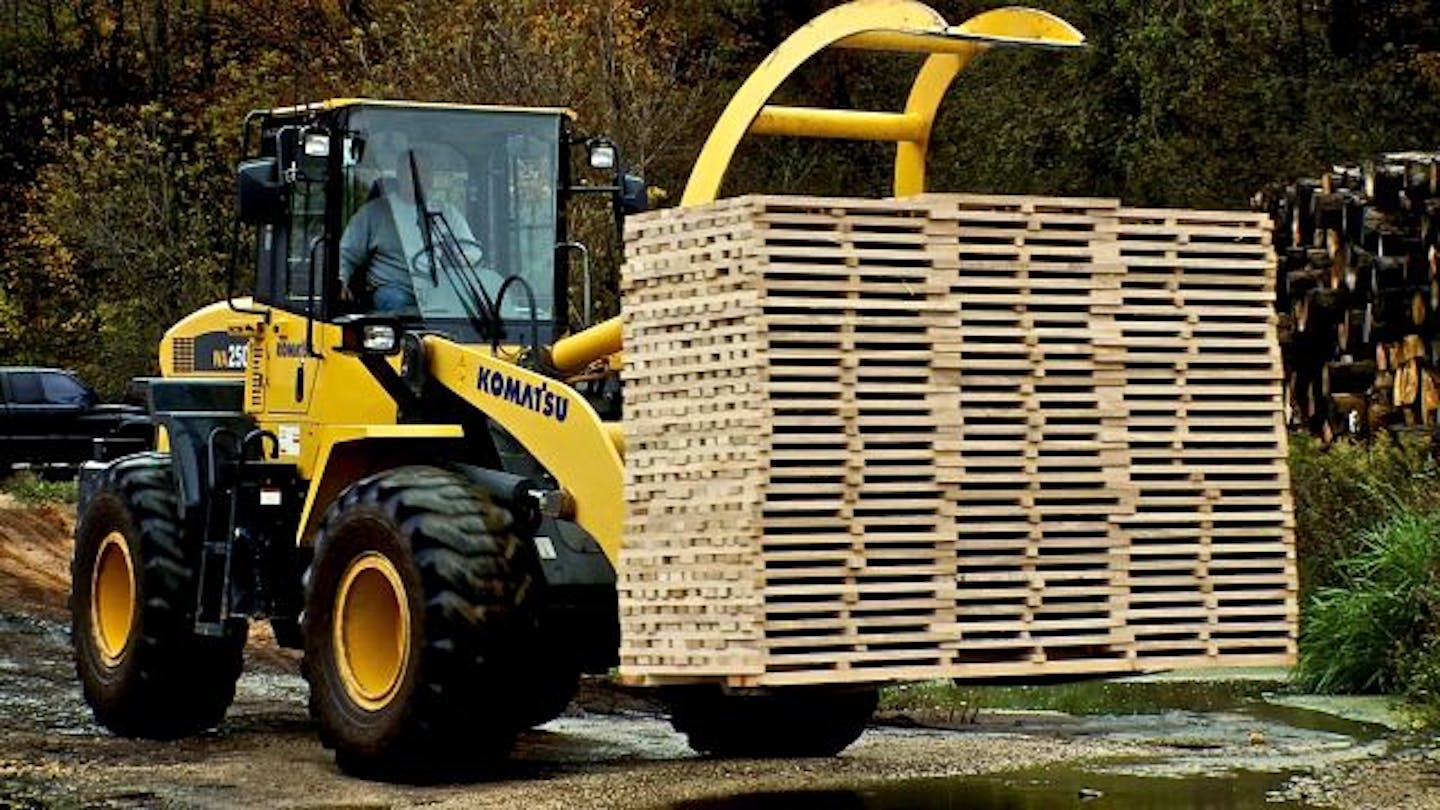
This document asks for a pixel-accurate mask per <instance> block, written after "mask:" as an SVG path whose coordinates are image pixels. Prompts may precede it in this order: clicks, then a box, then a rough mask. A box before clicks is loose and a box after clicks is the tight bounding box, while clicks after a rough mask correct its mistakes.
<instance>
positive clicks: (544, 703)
mask: <svg viewBox="0 0 1440 810" xmlns="http://www.w3.org/2000/svg"><path fill="white" fill-rule="evenodd" d="M532 655H533V656H534V657H533V658H531V659H530V660H532V661H533V662H535V663H534V664H532V665H531V666H530V667H529V668H528V671H527V670H525V669H522V670H521V673H522V674H521V676H520V678H519V682H518V683H517V684H516V689H515V695H516V701H517V705H516V723H517V725H518V726H519V727H520V728H522V729H526V728H534V727H535V726H538V725H541V724H543V723H548V722H550V721H551V720H554V719H555V718H557V717H559V716H560V715H562V714H564V713H565V709H566V708H568V707H569V706H570V701H572V700H574V699H575V693H576V692H577V691H579V689H580V667H579V666H578V665H576V664H575V663H573V662H571V661H568V660H566V659H565V657H564V656H560V655H553V654H547V653H546V652H543V651H541V652H535V653H532ZM526 657H527V658H530V656H526Z"/></svg>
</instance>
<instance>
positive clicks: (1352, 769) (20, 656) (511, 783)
mask: <svg viewBox="0 0 1440 810" xmlns="http://www.w3.org/2000/svg"><path fill="white" fill-rule="evenodd" d="M72 526H73V517H72V516H71V515H70V514H69V513H67V512H66V511H65V510H63V509H54V508H42V509H21V508H15V507H13V506H5V505H0V807H12V806H16V807H30V806H37V807H45V806H59V807H66V806H90V805H95V804H100V805H104V806H107V807H130V806H135V807H152V806H177V807H236V806H275V807H321V806H325V807H334V806H345V807H410V806H417V805H426V806H438V807H496V808H501V807H503V808H519V807H524V808H527V809H528V808H550V807H554V808H562V807H563V808H571V807H586V808H590V807H595V808H601V807H665V806H671V805H674V804H676V803H679V802H683V801H687V800H695V799H704V798H707V797H718V796H726V795H731V794H736V793H750V792H756V791H778V790H795V789H799V788H825V787H845V786H855V785H865V784H871V783H882V782H883V783H894V782H896V780H903V779H911V778H921V777H938V776H954V775H962V774H978V773H988V772H994V771H1004V770H1013V769H1020V768H1034V767H1038V766H1051V767H1054V768H1056V769H1060V768H1071V769H1073V767H1074V766H1075V765H1076V764H1077V763H1091V764H1092V765H1093V764H1094V763H1105V762H1111V761H1121V760H1125V761H1131V760H1135V759H1136V758H1142V759H1145V761H1150V760H1155V761H1164V762H1166V763H1170V764H1172V765H1175V764H1178V765H1179V766H1181V767H1185V768H1189V767H1192V766H1193V767H1195V768H1199V769H1201V770H1202V771H1203V770H1204V769H1206V768H1216V767H1219V766H1221V765H1225V766H1226V767H1229V766H1232V765H1233V763H1236V762H1238V763H1239V767H1244V768H1254V769H1257V770H1270V771H1277V770H1278V771H1288V770H1294V769H1295V768H1298V767H1303V768H1305V769H1307V771H1314V772H1315V773H1318V774H1319V776H1314V777H1312V776H1305V777H1302V778H1299V779H1296V780H1292V781H1291V782H1290V783H1289V784H1290V792H1289V796H1288V798H1290V799H1301V800H1306V801H1318V802H1323V803H1328V804H1337V805H1339V806H1355V807H1385V808H1398V807H1407V808H1409V807H1437V808H1440V764H1437V762H1435V761H1433V760H1430V759H1427V758H1426V757H1427V756H1429V755H1428V754H1424V753H1423V752H1421V753H1419V754H1417V753H1415V750H1416V749H1413V748H1412V749H1408V750H1409V753H1406V754H1405V755H1403V756H1398V757H1386V758H1378V759H1377V758H1375V757H1374V756H1373V755H1374V754H1375V753H1376V750H1367V749H1365V748H1364V747H1363V746H1360V745H1358V744H1357V743H1356V742H1355V741H1354V740H1349V739H1348V738H1343V737H1338V736H1335V735H1331V736H1324V735H1316V734H1308V733H1300V732H1296V730H1294V729H1290V728H1289V727H1288V726H1285V725H1283V724H1273V725H1270V726H1265V727H1264V729H1263V736H1264V737H1266V738H1267V742H1266V744H1265V745H1263V746H1256V745H1255V744H1254V743H1253V736H1254V733H1255V732H1254V731H1253V729H1252V726H1253V722H1254V721H1253V720H1252V719H1251V718H1246V717H1234V716H1221V715H1216V716H1214V717H1211V716H1208V715H1194V716H1189V715H1187V716H1184V717H1178V718H1161V717H1157V718H1151V719H1149V720H1141V721H1137V720H1135V719H1128V720H1127V719H1125V718H1109V717H1101V718H1092V719H1084V718H1068V717H1045V716H1030V717H1008V716H1005V715H1000V714H990V715H985V716H983V717H982V721H981V722H980V723H979V724H975V725H966V726H963V727H962V728H960V729H957V730H926V729H916V728H897V727H885V728H874V729H871V730H870V731H868V732H867V733H866V734H865V736H864V737H863V738H862V739H861V740H860V742H858V743H857V744H856V745H854V746H853V747H851V748H850V749H849V750H848V751H847V752H846V753H845V755H843V756H841V757H838V758H834V759H816V760H781V761H747V760H732V761H723V760H708V759H702V758H698V757H696V756H695V755H694V754H693V753H691V752H690V751H689V749H688V748H686V746H685V745H684V741H683V739H682V738H681V737H679V736H678V735H676V734H675V733H673V732H672V731H671V729H670V726H669V723H668V722H667V721H665V719H664V718H663V717H660V716H658V715H657V714H655V713H654V712H653V711H648V710H646V705H645V704H644V703H643V702H634V701H627V700H626V699H625V697H624V696H623V695H619V694H618V693H616V692H614V691H612V690H609V689H606V688H603V687H597V688H596V689H595V690H594V691H592V692H591V693H590V694H589V695H588V697H587V699H586V700H584V701H582V702H581V705H583V706H586V707H588V708H589V709H590V711H589V712H585V711H580V710H575V709H572V714H571V715H570V716H567V717H564V718H561V719H559V720H557V721H555V722H553V723H551V724H548V725H547V726H545V727H544V728H543V729H542V730H537V731H533V732H530V733H528V734H526V735H524V736H523V737H522V738H521V740H520V742H519V744H518V746H517V750H516V753H515V756H514V757H513V759H512V760H511V761H510V762H509V763H507V764H506V765H505V766H504V768H503V769H502V770H501V771H499V772H497V773H489V774H477V775H475V778H474V779H473V780H471V781H469V782H467V783H462V784H445V785H424V786H405V785H389V784H380V783H374V782H366V781H361V780H356V779H352V778H348V777H346V776H344V775H342V774H340V773H339V772H338V771H337V770H336V768H335V766H334V764H333V761H332V759H331V756H330V752H328V751H327V750H325V749H324V748H322V747H321V745H320V744H319V742H318V740H317V738H316V735H315V731H314V729H313V727H312V725H311V723H310V721H309V719H308V717H307V716H306V711H305V685H304V683H303V681H302V680H301V679H300V678H299V677H298V674H297V667H296V664H295V660H294V657H293V656H292V655H290V654H289V653H286V652H281V651H278V650H276V649H275V648H274V647H273V641H271V640H269V639H268V638H255V639H252V642H251V644H250V645H249V646H248V647H247V671H246V673H245V675H244V676H243V677H242V679H241V681H240V686H239V691H238V695H237V698H236V701H235V704H234V706H233V708H232V710H231V712H230V714H229V717H228V719H227V720H226V722H225V724H224V725H223V726H222V727H221V729H220V730H219V731H217V732H214V733H211V734H208V735H206V736H203V737H200V738H196V739H189V740H181V741H175V742H151V741H134V740H122V739H118V738H115V737H113V736H111V735H109V734H108V733H106V732H105V731H104V730H103V729H101V728H98V727H97V726H96V725H95V724H94V723H93V721H92V719H91V717H90V713H89V711H88V710H87V709H86V707H85V705H84V703H83V701H82V699H81V697H80V693H79V688H78V686H77V684H76V682H75V678H74V670H73V667H72V664H71V660H70V644H69V638H68V618H67V615H66V609H65V600H66V593H67V590H68V571H69V554H70V532H71V530H72ZM627 709H628V710H627ZM617 711H618V713H616V712H617ZM1167 724H1168V725H1167ZM1197 725H1198V726H1200V727H1202V728H1201V730H1200V731H1198V732H1197V731H1196V727H1197ZM1141 726H1143V729H1140V730H1137V727H1141ZM1142 730H1143V733H1141V731H1142ZM1292 732H1294V733H1292ZM1197 735H1198V736H1197ZM1247 737H1249V738H1252V739H1248V740H1247ZM1197 740H1199V742H1197ZM1372 747H1373V746H1372ZM1277 778H1279V777H1277ZM1307 780H1308V781H1307ZM1371 785H1375V786H1376V787H1374V788H1373V789H1372V787H1371ZM847 795H849V794H847ZM1069 795H1070V797H1071V801H1072V802H1073V796H1074V794H1073V793H1071V794H1069ZM856 806H864V803H863V802H862V804H860V805H856ZM881 806H905V805H903V804H901V805H881ZM1017 806H1018V805H1017ZM1026 806H1031V805H1026ZM1066 806H1069V805H1068V804H1067V805H1066ZM1094 806H1097V807H1098V806H1100V805H1094ZM1116 806H1118V805H1116ZM1156 806H1162V805H1156ZM1215 806H1233V805H1228V804H1225V805H1215Z"/></svg>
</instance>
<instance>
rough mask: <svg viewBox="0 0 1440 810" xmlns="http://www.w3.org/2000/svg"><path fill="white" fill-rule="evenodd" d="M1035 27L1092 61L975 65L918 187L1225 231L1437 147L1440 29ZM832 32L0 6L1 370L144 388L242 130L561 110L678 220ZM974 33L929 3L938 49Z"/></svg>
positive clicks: (803, 13)
mask: <svg viewBox="0 0 1440 810" xmlns="http://www.w3.org/2000/svg"><path fill="white" fill-rule="evenodd" d="M1036 2H1037V4H1038V5H1040V6H1042V7H1044V8H1045V9H1046V10H1049V11H1052V12H1055V13H1057V14H1059V15H1061V16H1063V17H1065V18H1066V19H1068V20H1070V21H1071V22H1072V23H1074V24H1075V25H1076V26H1077V27H1079V28H1080V29H1081V30H1082V31H1084V32H1085V33H1086V34H1087V35H1088V37H1089V42H1090V47H1089V48H1088V49H1087V50H1085V51H1084V52H1082V53H1078V54H1057V53H1023V52H1016V51H1008V52H996V53H993V54H990V55H987V56H986V57H985V58H983V59H981V60H979V61H978V62H977V63H976V64H975V65H974V66H973V67H972V68H971V69H970V70H968V71H967V72H966V73H964V74H962V76H961V78H960V79H959V80H958V81H957V83H956V86H955V88H954V89H953V90H952V92H951V94H950V97H949V98H948V99H947V102H946V104H945V106H944V108H943V112H942V118H941V120H940V121H939V122H938V123H937V127H936V143H935V144H934V146H933V147H932V154H931V160H930V162H931V176H932V187H934V188H938V189H946V190H970V191H998V192H1013V193H1056V194H1059V193H1063V194H1084V195H1106V196H1118V197H1120V198H1122V199H1124V200H1125V201H1127V202H1129V203H1133V204H1137V205H1167V206H1211V207H1245V206H1246V205H1247V203H1248V199H1249V197H1250V195H1252V194H1253V193H1254V192H1255V191H1256V190H1257V189H1259V188H1260V187H1261V186H1262V185H1264V184H1265V183H1267V182H1270V181H1274V180H1279V179H1285V178H1291V179H1293V178H1294V177H1297V176H1301V175H1312V174H1315V173H1317V172H1319V171H1320V170H1321V169H1322V168H1323V167H1325V166H1327V165H1329V164H1330V163H1333V162H1341V161H1355V160H1358V159H1361V158H1363V157H1365V156H1367V155H1368V154H1370V153H1371V152H1374V151H1376V150H1397V149H1411V148H1434V147H1436V146H1437V143H1436V141H1437V140H1440V137H1437V133H1436V128H1435V126H1434V125H1435V123H1436V122H1437V121H1440V92H1437V90H1440V22H1437V21H1440V13H1437V8H1436V7H1437V6H1440V3H1431V2H1417V1H1415V0H1400V1H1399V2H1386V3H1378V2H1359V0H1101V1H1100V2H1079V0H1036ZM836 4H837V0H785V1H783V2H775V1H773V0H588V1H587V2H581V1H580V0H571V2H561V1H560V0H444V2H438V1H437V0H417V1H416V2H409V3H398V2H382V1H381V0H0V133H3V140H0V358H3V360H4V361H5V362H7V363H28V362H33V363H43V364H47V365H60V366H67V367H71V368H75V369H77V370H79V371H80V372H81V373H82V374H83V375H84V376H85V377H87V378H88V379H90V380H92V381H94V382H95V383H96V384H97V385H98V386H99V387H100V389H101V390H102V392H104V393H106V394H109V395H115V394H117V393H118V392H119V391H120V390H121V389H122V388H123V386H124V383H125V381H126V380H127V379H129V378H130V377H131V376H134V375H136V374H143V373H147V372H150V371H153V370H154V368H155V362H156V361H155V346H156V343H157V341H158V339H159V336H160V334H161V333H162V332H163V330H164V329H165V328H166V327H168V326H169V325H170V324H171V323H173V322H174V321H175V320H176V319H177V318H178V317H180V316H181V315H183V314H185V313H187V312H189V311H191V310H193V309H194V308H195V307H197V306H199V305H201V304H204V303H207V302H210V301H213V300H216V299H217V298H218V297H220V296H221V295H223V292H224V286H225V283H224V277H225V267H226V263H227V261H228V256H227V255H226V254H227V251H229V250H231V249H232V245H231V221H232V210H233V179H232V172H233V166H234V164H235V161H236V160H237V159H238V157H239V155H238V150H239V132H240V123H241V120H242V119H243V117H244V115H245V113H246V112H247V111H249V110H251V109H254V108H260V107H269V106H277V105H283V104H290V103H297V102H305V101H312V100H318V99H323V98H327V97H333V96H373V97H390V98H412V99H423V100H447V101H457V102H475V103H483V102H497V103H507V104H543V105H569V106H571V107H572V108H574V109H575V110H576V111H577V112H578V113H579V116H580V121H581V124H582V126H583V127H584V128H585V129H586V130H587V131H589V132H592V133H599V132H604V133H608V134H610V135H612V136H613V137H614V138H615V139H616V140H617V141H618V142H619V143H620V144H621V146H622V148H623V149H624V151H625V154H626V156H627V158H628V160H629V163H630V164H631V166H632V167H633V168H635V169H638V170H639V171H641V172H642V173H643V174H644V175H645V176H646V178H647V179H648V180H649V181H650V182H651V184H652V185H653V186H655V187H656V189H657V191H659V192H660V193H664V192H669V194H670V197H671V199H674V198H675V197H678V196H679V191H680V190H681V189H683V187H684V183H685V180H686V178H687V176H688V173H689V168H690V165H691V163H692V161H693V160H694V157H695V155H696V154H697V153H698V151H699V147H700V144H701V142H702V141H703V139H704V137H705V135H706V133H707V132H708V130H709V127H710V125H711V124H713V122H714V121H715V119H716V117H717V116H718V114H719V112H720V110H721V108H722V107H723V105H724V104H725V102H726V100H728V98H729V96H730V93H731V92H732V91H733V90H734V88H735V87H737V86H738V85H739V83H740V82H741V81H743V80H744V78H745V77H746V76H747V75H748V74H749V73H750V71H751V70H752V69H753V68H754V67H755V65H757V64H758V63H759V61H760V60H761V59H763V58H764V56H765V55H766V54H767V53H769V52H770V50H771V49H772V48H774V46H775V45H777V44H778V43H779V42H780V41H781V40H783V39H784V37H785V36H787V35H788V34H789V33H790V32H791V31H793V30H794V29H795V28H797V27H798V26H799V25H801V24H803V23H804V22H805V21H806V20H808V19H810V18H811V17H813V16H814V15H816V14H817V13H819V12H821V11H823V10H824V9H826V8H828V7H830V6H833V5H836ZM993 5H998V4H997V3H983V2H956V0H939V2H936V3H935V7H936V8H937V10H939V11H940V12H941V13H942V14H944V15H945V16H946V17H947V19H950V20H952V21H954V22H959V21H962V20H964V19H966V18H968V17H969V16H971V15H972V14H975V13H978V12H980V11H983V10H984V9H985V8H987V7H990V6H993ZM916 65H917V63H916V62H915V60H914V59H911V58H896V57H893V56H883V57H877V56H875V55H865V54H856V53H854V52H848V53H847V52H835V53H831V54H827V55H825V56H823V57H822V58H819V59H817V60H816V61H815V62H814V63H813V64H811V65H810V66H809V67H808V68H807V69H805V70H804V71H803V72H802V73H801V74H800V75H799V76H797V77H796V78H795V79H793V80H792V81H791V82H790V83H789V84H788V85H787V87H786V88H785V89H784V90H783V91H782V96H783V97H785V98H788V99H789V100H792V101H798V102H803V103H810V104H830V105H836V106H842V107H844V106H860V107H869V108H872V109H887V108H888V109H894V108H897V107H898V106H901V105H902V104H903V98H904V92H905V89H906V88H907V87H908V80H909V77H910V76H912V75H913V71H914V69H915V67H916ZM882 150H883V147H880V146H878V145H873V144H844V143H832V142H824V143H818V142H799V141H788V140H775V139H766V140H765V142H764V143H752V144H751V145H749V146H747V147H745V148H743V149H742V152H741V157H740V160H739V162H738V164H737V165H736V167H735V168H734V170H732V172H731V175H730V180H729V185H728V187H727V188H728V189H729V190H732V191H735V190H745V191H752V190H755V191H759V190H782V189H783V190H794V191H801V192H807V193H836V194H849V195H883V194H884V193H885V192H886V190H887V189H886V186H887V182H888V179H889V177H888V165H889V161H888V160H887V159H884V157H885V156H884V153H883V151H882ZM612 253H613V250H612ZM242 264H243V263H242ZM612 288H613V287H612ZM610 303H611V304H612V305H613V302H610Z"/></svg>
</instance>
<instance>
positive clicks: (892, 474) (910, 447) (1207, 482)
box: [620, 195, 1296, 686]
mask: <svg viewBox="0 0 1440 810" xmlns="http://www.w3.org/2000/svg"><path fill="white" fill-rule="evenodd" d="M624 294H625V300H626V308H625V318H626V322H625V330H626V333H625V345H626V368H625V377H626V408H627V411H626V431H627V447H628V450H627V453H626V477H627V481H626V484H627V498H628V507H629V513H628V519H627V521H628V522H627V528H626V545H625V548H624V550H623V552H622V558H621V571H620V574H621V582H620V593H621V614H622V615H621V628H622V645H621V646H622V649H621V666H622V674H623V675H624V676H625V677H627V678H629V679H631V680H635V681H643V682H649V683H660V684H663V683H675V682H686V681H694V680H707V679H711V680H719V681H723V682H727V683H729V684H732V685H737V686H769V685H783V684H801V683H814V682H827V683H829V682H842V681H852V682H880V681H889V680H908V679H915V678H932V677H962V678H963V677H991V676H997V677H1003V676H1013V675H1062V674H1073V673H1082V672H1121V671H1133V670H1141V669H1147V668H1154V667H1161V666H1167V667H1168V666H1187V665H1215V664H1246V663H1256V664H1284V663H1287V662H1288V661H1290V660H1291V658H1292V657H1293V654H1294V649H1295V621H1296V602H1295V568H1294V555H1293V537H1292V528H1293V519H1292V515H1291V511H1290V509H1291V507H1290V501H1289V493H1288V479H1287V478H1286V475H1287V473H1286V471H1285V467H1284V458H1285V450H1286V448H1285V441H1286V437H1285V431H1284V423H1283V415H1282V403H1281V385H1280V384H1281V365H1280V358H1279V354H1278V350H1277V349H1276V348H1275V324H1274V314H1273V312H1272V311H1271V309H1270V306H1271V300H1272V298H1273V296H1274V273H1273V262H1272V261H1271V260H1270V243H1269V228H1268V222H1267V221H1266V220H1265V219H1264V217H1262V216H1259V215H1255V214H1243V213H1242V214H1233V213H1204V212H1179V211H1137V210H1132V209H1126V208H1122V207H1121V206H1120V205H1119V204H1118V203H1117V202H1115V201H1113V200H1095V199H1058V198H1016V197H996V196H975V195H930V196H926V197H921V198H913V199H906V200H883V201H875V200H853V199H818V198H796V197H746V198H740V199H735V200H727V201H723V202H720V203H716V204H713V205H709V206H702V207H698V208H691V209H675V210H668V211H660V212H654V213H652V214H649V215H646V216H643V217H638V218H636V219H634V220H633V221H632V222H631V223H630V224H629V225H628V233H627V264H626V268H625V275H624Z"/></svg>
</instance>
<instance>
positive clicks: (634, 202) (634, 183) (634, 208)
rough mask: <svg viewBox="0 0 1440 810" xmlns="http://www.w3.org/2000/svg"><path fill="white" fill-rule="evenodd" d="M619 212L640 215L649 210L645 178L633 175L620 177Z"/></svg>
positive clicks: (647, 187)
mask: <svg viewBox="0 0 1440 810" xmlns="http://www.w3.org/2000/svg"><path fill="white" fill-rule="evenodd" d="M620 210H621V211H624V212H625V213H626V214H640V213H643V212H645V211H648V210H650V188H649V186H646V185H645V178H643V177H640V176H638V175H634V174H622V175H620Z"/></svg>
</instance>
